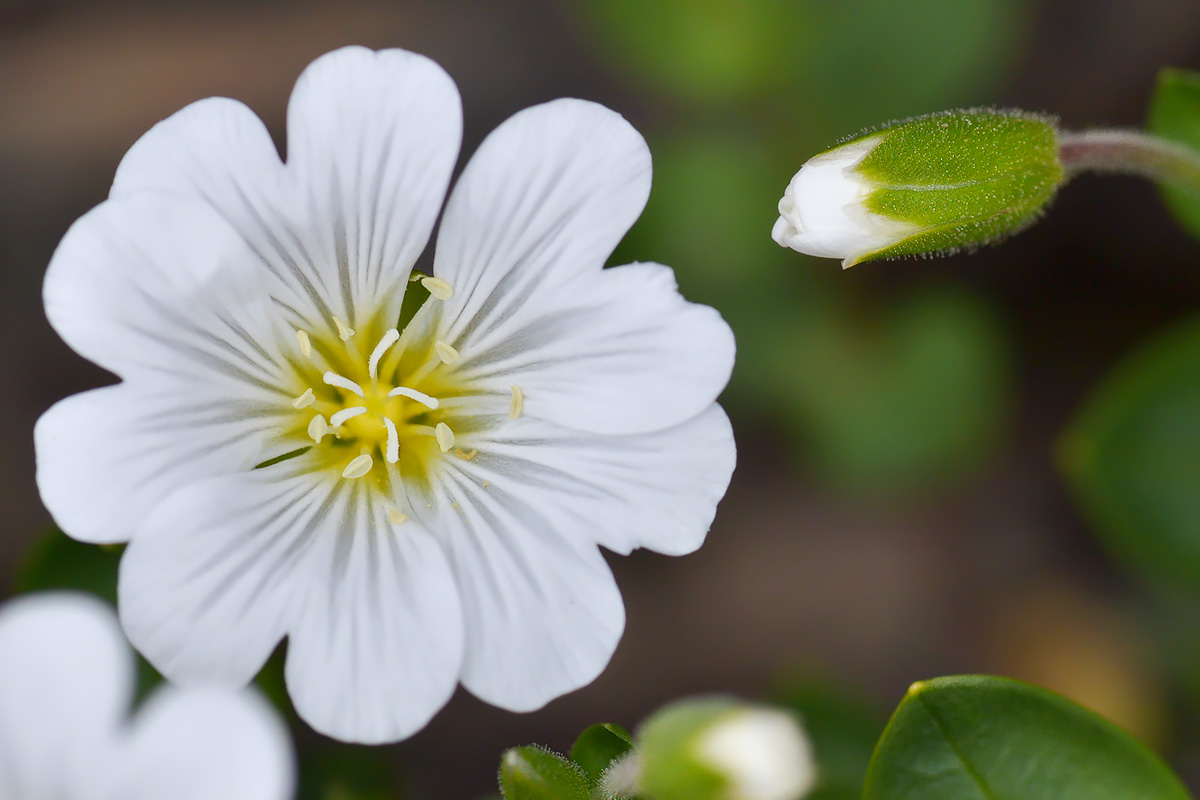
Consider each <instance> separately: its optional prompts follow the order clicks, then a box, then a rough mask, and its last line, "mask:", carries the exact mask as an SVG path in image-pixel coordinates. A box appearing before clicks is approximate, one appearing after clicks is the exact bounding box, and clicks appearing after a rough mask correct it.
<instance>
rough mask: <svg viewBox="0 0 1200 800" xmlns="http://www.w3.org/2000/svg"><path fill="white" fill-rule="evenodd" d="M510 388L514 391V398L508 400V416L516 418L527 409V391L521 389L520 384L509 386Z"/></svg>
mask: <svg viewBox="0 0 1200 800" xmlns="http://www.w3.org/2000/svg"><path fill="white" fill-rule="evenodd" d="M508 388H509V391H511V392H512V399H511V400H509V401H508V418H509V419H516V418H517V417H519V416H521V412H522V411H523V410H524V409H525V393H524V392H522V391H521V387H520V386H509V387H508Z"/></svg>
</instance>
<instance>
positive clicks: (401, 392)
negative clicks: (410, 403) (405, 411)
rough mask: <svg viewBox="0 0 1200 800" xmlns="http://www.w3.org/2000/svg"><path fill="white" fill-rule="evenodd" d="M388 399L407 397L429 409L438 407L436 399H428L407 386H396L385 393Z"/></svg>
mask: <svg viewBox="0 0 1200 800" xmlns="http://www.w3.org/2000/svg"><path fill="white" fill-rule="evenodd" d="M387 396H388V397H407V398H408V399H409V400H416V401H417V402H418V403H421V404H422V405H424V406H426V407H427V408H430V409H436V408H437V407H438V399H437V398H436V397H430V396H429V395H427V394H425V393H424V392H418V391H417V390H416V389H410V388H408V387H407V386H397V387H396V388H395V389H392V390H391V391H390V392H388V393H387Z"/></svg>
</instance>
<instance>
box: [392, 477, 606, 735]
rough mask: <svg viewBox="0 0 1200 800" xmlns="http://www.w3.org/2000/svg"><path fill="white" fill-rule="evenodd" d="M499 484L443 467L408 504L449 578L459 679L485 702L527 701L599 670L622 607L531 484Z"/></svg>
mask: <svg viewBox="0 0 1200 800" xmlns="http://www.w3.org/2000/svg"><path fill="white" fill-rule="evenodd" d="M480 457H482V455H481V456H480ZM464 463H466V462H464ZM509 486H511V487H512V488H514V489H515V491H509ZM509 486H504V487H491V486H486V485H485V484H484V483H483V482H482V481H479V480H478V479H477V477H476V475H475V474H473V473H472V472H467V471H465V470H454V469H447V470H446V471H444V473H443V474H442V475H440V476H439V477H438V480H437V481H436V482H435V483H434V485H433V488H432V491H431V492H430V494H429V496H427V497H423V498H419V499H417V500H415V501H414V502H413V503H412V509H413V514H414V515H415V516H416V517H417V519H418V520H420V521H421V522H422V523H424V524H426V525H428V526H429V527H430V528H431V529H432V530H434V531H435V532H436V535H437V537H438V540H439V541H440V542H441V544H442V547H443V548H445V550H446V552H447V553H448V554H449V556H450V560H451V564H452V566H453V569H454V574H455V577H456V578H457V579H458V586H459V591H460V592H461V594H462V603H463V614H464V617H465V620H466V653H465V660H464V664H463V673H462V682H463V685H464V686H465V687H466V688H467V689H469V690H470V691H471V692H472V693H473V694H475V695H476V696H477V697H479V698H480V699H482V700H485V701H487V702H488V703H491V704H492V705H496V706H500V707H501V708H507V709H509V710H511V711H531V710H533V709H536V708H540V707H541V706H543V705H545V704H546V703H547V702H549V701H550V700H553V699H554V698H555V697H558V696H559V695H562V694H565V693H567V692H570V691H572V690H574V689H578V688H579V687H581V686H585V685H587V684H588V683H590V682H591V681H593V680H594V679H595V678H596V676H597V675H599V674H600V673H601V671H603V669H604V667H605V666H606V665H607V664H608V661H609V659H610V658H611V657H612V654H613V651H614V650H615V649H616V646H617V641H618V640H619V639H620V638H621V631H622V630H623V629H624V626H625V608H624V606H623V605H622V603H621V594H620V592H619V591H618V590H617V585H616V582H615V581H614V580H613V577H612V573H611V572H610V571H609V569H608V565H607V564H606V563H605V562H604V559H603V558H602V557H601V555H600V552H599V550H598V549H597V548H596V547H595V545H593V544H592V543H591V541H589V540H587V539H582V540H580V539H578V538H575V537H571V536H570V535H569V534H567V535H564V532H563V531H560V530H557V529H556V528H555V527H554V523H553V521H552V517H551V516H550V515H547V514H546V513H545V510H544V509H542V508H540V507H538V505H537V504H538V501H539V499H540V497H541V495H540V494H539V493H536V492H526V491H523V489H524V488H525V487H523V486H520V485H518V484H515V483H510V484H509Z"/></svg>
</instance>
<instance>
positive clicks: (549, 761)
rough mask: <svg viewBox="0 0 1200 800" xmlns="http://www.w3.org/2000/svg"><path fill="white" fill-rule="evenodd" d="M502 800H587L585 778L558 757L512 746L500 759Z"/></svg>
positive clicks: (547, 751) (534, 747)
mask: <svg viewBox="0 0 1200 800" xmlns="http://www.w3.org/2000/svg"><path fill="white" fill-rule="evenodd" d="M500 791H501V792H502V793H503V794H504V800H590V798H591V787H590V785H589V784H588V778H587V775H586V774H584V771H583V770H582V769H580V768H579V767H578V766H577V765H575V764H572V763H571V762H569V761H567V760H566V759H565V758H563V757H562V756H560V755H557V754H555V753H551V752H550V751H549V750H545V749H543V748H541V747H537V746H535V745H527V746H525V747H514V748H512V749H511V750H507V751H505V753H504V755H503V756H502V757H501V758H500Z"/></svg>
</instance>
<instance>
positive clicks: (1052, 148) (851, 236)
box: [772, 108, 1066, 267]
mask: <svg viewBox="0 0 1200 800" xmlns="http://www.w3.org/2000/svg"><path fill="white" fill-rule="evenodd" d="M1065 179H1066V175H1065V173H1064V170H1063V165H1062V162H1061V161H1060V158H1059V147H1058V129H1057V127H1056V125H1055V120H1053V119H1052V118H1049V117H1044V116H1039V115H1037V114H1031V113H1028V112H1025V111H1015V110H1006V111H1000V110H995V109H983V108H976V109H967V110H964V111H947V112H943V113H940V114H933V115H930V116H926V117H917V118H915V119H911V120H908V121H907V122H900V123H897V124H895V125H891V126H889V127H887V128H884V129H883V130H880V131H875V132H872V133H868V134H865V135H863V136H859V137H856V138H854V139H851V140H850V141H848V142H846V143H844V144H841V145H839V146H837V147H834V148H833V149H831V150H827V151H825V152H824V153H821V154H820V155H817V156H815V157H814V158H812V159H810V160H809V161H808V162H807V163H806V164H805V165H804V166H803V167H801V168H800V171H799V172H797V173H796V175H795V177H793V178H792V181H791V183H790V184H789V185H788V187H787V191H786V192H785V193H784V195H783V199H782V200H780V201H779V214H780V217H779V220H778V221H777V222H776V223H775V228H774V230H773V231H772V236H773V237H774V239H775V241H777V242H778V243H779V244H780V245H782V246H784V247H790V248H792V249H793V250H797V251H799V252H801V253H806V254H808V255H814V256H823V257H828V258H840V259H842V266H843V267H852V266H854V265H855V264H860V263H862V262H863V261H870V260H873V259H877V258H889V257H895V256H907V255H918V254H934V253H951V252H954V251H956V250H960V249H963V248H974V247H978V246H980V245H983V244H988V243H990V242H995V241H997V240H999V239H1001V238H1003V237H1005V236H1009V235H1011V234H1014V233H1016V232H1017V231H1020V230H1021V229H1022V228H1025V227H1026V226H1028V225H1030V224H1032V223H1033V222H1034V221H1035V220H1036V219H1037V218H1038V216H1039V215H1040V214H1041V212H1042V210H1043V209H1044V208H1045V207H1046V205H1047V204H1048V203H1049V202H1050V199H1051V198H1052V197H1053V196H1054V192H1055V191H1056V190H1057V189H1058V187H1059V186H1061V185H1062V184H1063V183H1064V182H1065Z"/></svg>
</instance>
